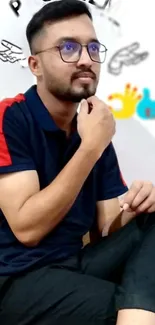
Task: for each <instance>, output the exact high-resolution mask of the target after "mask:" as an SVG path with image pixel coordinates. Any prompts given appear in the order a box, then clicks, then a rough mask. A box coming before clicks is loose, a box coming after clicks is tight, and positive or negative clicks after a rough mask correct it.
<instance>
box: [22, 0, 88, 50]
mask: <svg viewBox="0 0 155 325" xmlns="http://www.w3.org/2000/svg"><path fill="white" fill-rule="evenodd" d="M83 14H86V15H87V16H88V17H89V18H90V19H91V20H93V18H92V14H91V12H90V10H89V8H88V6H87V4H86V3H84V2H82V1H81V0H56V1H53V2H50V3H48V4H47V5H45V6H43V7H42V8H41V9H40V10H39V11H38V12H36V13H35V14H34V16H33V17H32V19H31V20H30V22H29V24H28V26H27V28H26V37H27V40H28V43H29V47H30V50H31V53H33V52H34V49H33V44H32V43H33V40H34V38H35V36H36V35H37V34H39V32H40V31H41V30H42V29H43V28H44V26H45V25H46V24H50V23H53V22H56V21H60V20H62V19H64V18H68V17H71V16H80V15H83Z"/></svg>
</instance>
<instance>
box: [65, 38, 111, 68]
mask: <svg viewBox="0 0 155 325" xmlns="http://www.w3.org/2000/svg"><path fill="white" fill-rule="evenodd" d="M87 50H88V53H89V55H90V58H91V59H92V60H93V61H95V62H99V63H102V62H104V60H105V56H106V47H105V46H104V45H102V44H100V43H99V42H90V43H88V45H87ZM81 51H82V45H81V44H80V43H78V42H75V41H69V40H68V41H65V42H63V44H61V45H60V52H61V56H62V59H63V60H64V61H66V62H77V61H78V60H79V59H80V56H81Z"/></svg>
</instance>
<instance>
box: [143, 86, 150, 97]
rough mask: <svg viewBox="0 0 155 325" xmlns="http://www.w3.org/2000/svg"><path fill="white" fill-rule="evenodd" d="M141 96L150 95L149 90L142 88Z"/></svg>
mask: <svg viewBox="0 0 155 325" xmlns="http://www.w3.org/2000/svg"><path fill="white" fill-rule="evenodd" d="M143 97H145V98H149V97H150V90H149V89H148V88H144V89H143Z"/></svg>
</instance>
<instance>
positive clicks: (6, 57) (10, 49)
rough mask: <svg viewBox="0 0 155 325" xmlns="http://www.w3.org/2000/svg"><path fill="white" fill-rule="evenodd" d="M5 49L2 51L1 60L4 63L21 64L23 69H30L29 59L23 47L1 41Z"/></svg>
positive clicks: (0, 53)
mask: <svg viewBox="0 0 155 325" xmlns="http://www.w3.org/2000/svg"><path fill="white" fill-rule="evenodd" d="M1 45H2V46H3V49H2V50H1V49H0V60H1V61H3V62H9V63H16V62H19V63H20V65H21V66H22V67H23V68H26V67H28V62H27V58H26V57H25V55H24V53H23V50H22V48H21V47H19V46H17V45H15V44H13V43H11V42H9V41H7V40H5V39H3V40H2V41H1Z"/></svg>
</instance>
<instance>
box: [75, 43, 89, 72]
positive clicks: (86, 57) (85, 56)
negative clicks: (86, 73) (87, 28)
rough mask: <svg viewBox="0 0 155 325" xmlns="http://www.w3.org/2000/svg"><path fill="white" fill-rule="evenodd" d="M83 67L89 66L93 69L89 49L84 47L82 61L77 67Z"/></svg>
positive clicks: (80, 60)
mask: <svg viewBox="0 0 155 325" xmlns="http://www.w3.org/2000/svg"><path fill="white" fill-rule="evenodd" d="M81 65H84V66H88V67H91V65H92V60H91V58H90V56H89V53H88V51H87V48H86V47H84V46H83V47H82V51H81V56H80V59H79V61H78V62H77V66H81Z"/></svg>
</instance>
